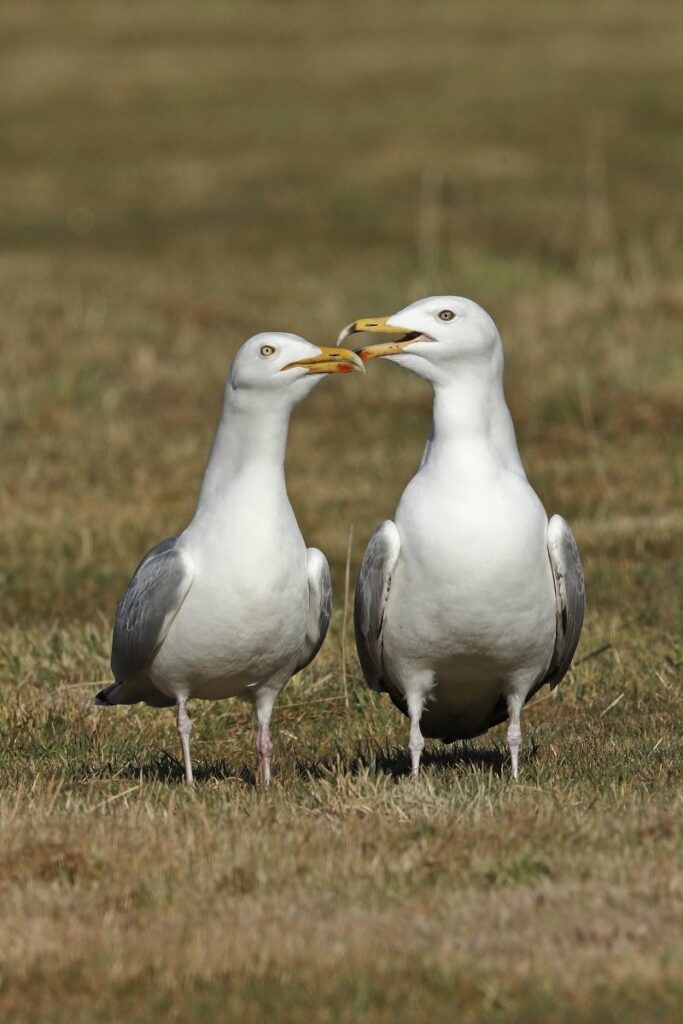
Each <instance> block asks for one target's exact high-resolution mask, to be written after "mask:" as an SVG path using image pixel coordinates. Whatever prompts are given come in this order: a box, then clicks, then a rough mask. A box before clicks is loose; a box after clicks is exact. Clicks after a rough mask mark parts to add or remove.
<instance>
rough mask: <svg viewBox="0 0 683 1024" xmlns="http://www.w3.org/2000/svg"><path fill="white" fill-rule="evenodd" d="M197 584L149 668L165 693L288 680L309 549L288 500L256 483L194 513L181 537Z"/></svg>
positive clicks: (210, 692) (224, 693)
mask: <svg viewBox="0 0 683 1024" xmlns="http://www.w3.org/2000/svg"><path fill="white" fill-rule="evenodd" d="M182 541H183V543H184V544H186V545H187V547H188V550H189V551H190V553H191V555H192V558H193V561H194V564H195V577H194V582H193V584H192V586H191V588H190V590H189V592H188V594H187V597H186V598H185V601H184V603H183V605H182V606H181V608H180V611H179V612H178V615H177V617H176V619H175V620H174V622H173V624H172V626H171V628H170V630H169V633H168V635H167V637H166V639H165V641H164V643H163V645H162V646H161V648H160V650H159V652H158V654H157V656H156V658H155V659H154V662H153V663H152V666H151V668H150V671H149V675H150V678H151V680H152V682H153V683H154V685H155V686H157V687H158V688H159V689H160V690H162V691H163V692H164V693H167V694H169V695H170V696H177V695H178V693H181V692H182V693H184V694H187V695H188V696H192V697H199V698H204V699H218V698H222V697H230V696H236V695H238V694H241V693H244V692H246V691H247V690H248V689H249V688H257V687H258V686H259V685H260V684H263V683H269V682H271V681H272V680H273V679H274V678H278V679H280V680H281V681H284V680H285V679H286V678H288V675H289V674H291V670H292V669H293V667H294V665H295V663H296V660H297V656H298V654H299V652H300V651H301V648H302V646H303V643H304V639H305V629H306V617H307V613H308V576H307V567H306V547H305V544H304V540H303V537H302V536H301V532H300V530H299V527H298V524H297V522H296V519H295V517H294V513H293V511H292V509H291V506H290V505H289V502H288V500H287V499H286V497H285V498H284V500H282V499H281V497H280V495H279V494H273V493H269V492H268V491H266V492H265V493H264V492H263V491H262V490H261V488H260V487H259V486H258V485H257V483H256V482H249V481H245V482H243V483H242V485H241V486H235V487H233V488H232V489H231V493H230V494H229V495H228V496H227V497H226V498H225V499H224V500H223V501H222V502H221V503H220V504H218V505H216V506H212V507H209V508H207V509H199V510H198V512H197V514H196V516H195V518H194V519H193V521H192V522H191V523H190V525H189V526H188V528H187V530H186V531H185V533H184V534H183V536H182Z"/></svg>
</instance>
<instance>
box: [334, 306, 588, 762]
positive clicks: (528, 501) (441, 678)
mask: <svg viewBox="0 0 683 1024" xmlns="http://www.w3.org/2000/svg"><path fill="white" fill-rule="evenodd" d="M357 332H369V333H374V334H377V333H382V334H384V333H386V334H392V335H394V338H393V340H387V341H386V342H385V343H383V344H377V345H371V346H369V347H367V348H364V349H361V350H360V352H359V355H360V356H361V359H363V361H364V362H367V361H368V360H370V359H375V358H377V357H383V358H386V359H390V360H391V361H392V362H396V363H398V364H399V365H400V366H403V367H405V369H407V370H411V371H412V372H413V373H415V374H417V375H418V376H419V377H422V378H423V379H425V380H426V381H428V382H429V383H430V384H431V386H432V389H433V392H434V406H433V423H432V428H431V432H430V435H429V439H428V441H427V445H426V448H425V451H424V454H423V457H422V462H421V464H420V467H419V470H418V472H417V474H416V475H415V476H414V477H413V479H412V480H411V481H410V483H409V484H408V486H407V487H406V489H405V491H404V492H403V495H402V497H401V500H400V502H399V504H398V508H397V510H396V515H395V518H394V521H393V522H392V521H391V520H387V521H386V522H384V523H382V524H381V526H379V527H378V529H377V530H376V531H375V533H374V534H373V536H372V537H371V539H370V542H369V544H368V547H367V550H366V552H365V557H364V559H363V563H362V566H361V570H360V574H359V579H358V584H357V588H356V598H355V608H354V624H355V633H356V645H357V648H358V655H359V658H360V662H361V666H362V668H363V672H364V674H365V678H366V680H367V682H368V685H369V686H370V687H371V688H372V689H375V690H380V691H386V692H388V694H389V696H390V697H391V700H392V701H393V702H394V704H395V705H396V706H397V707H398V708H399V709H400V710H401V711H402V712H403V714H405V715H406V716H407V717H408V718H409V719H410V752H411V760H412V773H413V775H417V774H418V771H419V765H420V757H421V754H422V750H423V748H424V738H423V737H424V736H427V737H434V738H439V739H442V740H444V741H445V742H450V741H452V740H455V739H466V738H470V737H473V736H478V735H480V734H481V733H484V732H486V731H487V730H488V729H490V728H491V727H492V726H494V725H497V724H498V723H500V722H503V721H505V720H506V719H509V725H508V729H507V741H508V745H509V749H510V757H511V763H512V774H513V776H514V778H517V777H518V771H519V749H520V745H521V741H522V731H521V712H522V708H523V706H524V704H525V702H526V701H528V700H529V698H530V697H531V696H532V695H533V694H534V693H536V691H537V690H538V689H539V688H540V687H541V686H543V685H544V684H545V683H548V684H549V685H550V687H551V688H553V687H555V686H557V684H558V683H559V682H560V680H561V679H562V677H563V676H564V675H565V674H566V672H567V671H568V669H569V666H570V664H571V661H572V657H573V655H574V651H575V650H576V646H577V644H578V641H579V635H580V633H581V626H582V623H583V615H584V607H585V593H584V582H583V574H582V570H581V561H580V559H579V553H578V550H577V546H576V542H575V540H574V537H573V534H572V532H571V530H570V529H569V526H568V525H567V523H566V522H565V521H564V519H562V518H561V517H560V516H557V515H556V516H553V517H552V519H551V520H550V522H548V517H547V515H546V512H545V509H544V508H543V505H542V504H541V501H540V499H539V498H538V496H537V495H536V493H535V491H534V490H533V488H532V487H531V485H530V484H529V482H528V480H527V478H526V474H525V472H524V467H523V466H522V461H521V459H520V456H519V451H518V449H517V442H516V439H515V431H514V427H513V424H512V418H511V416H510V412H509V410H508V407H507V404H506V402H505V396H504V393H503V348H502V344H501V340H500V336H499V334H498V330H497V328H496V325H495V323H494V322H493V320H492V319H491V317H490V316H489V315H488V314H487V313H486V312H485V311H484V310H483V309H482V308H481V307H480V306H478V305H477V304H476V303H475V302H472V301H471V300H469V299H464V298H459V297H455V296H450V295H448V296H435V297H432V298H428V299H422V300H420V301H419V302H415V303H413V304H412V305H410V306H407V307H406V308H405V309H402V310H401V311H400V312H398V313H395V314H394V315H393V316H391V317H379V318H372V319H365V320H356V321H355V322H354V323H352V324H350V325H349V326H348V327H347V328H346V329H345V330H344V331H342V333H341V334H340V336H339V342H338V343H339V344H341V342H342V341H343V340H344V339H346V338H347V337H348V336H349V335H351V334H355V333H357Z"/></svg>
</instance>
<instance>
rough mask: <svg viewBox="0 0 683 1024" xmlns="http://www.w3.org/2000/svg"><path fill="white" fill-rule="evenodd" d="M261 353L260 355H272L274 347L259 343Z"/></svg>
mask: <svg viewBox="0 0 683 1024" xmlns="http://www.w3.org/2000/svg"><path fill="white" fill-rule="evenodd" d="M261 355H262V356H274V355H275V349H274V348H273V346H272V345H261Z"/></svg>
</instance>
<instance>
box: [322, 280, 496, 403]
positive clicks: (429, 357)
mask: <svg viewBox="0 0 683 1024" xmlns="http://www.w3.org/2000/svg"><path fill="white" fill-rule="evenodd" d="M366 331H367V332H369V333H372V334H398V335H399V337H398V338H397V339H396V340H394V341H390V342H387V343H386V344H379V345H369V346H368V347H367V348H363V349H360V351H359V353H358V354H359V355H360V357H361V359H362V360H363V362H367V361H368V360H369V359H375V358H377V357H378V356H383V357H385V358H387V359H391V360H392V362H397V363H400V365H401V366H405V367H406V369H409V370H412V371H413V373H416V374H418V376H420V377H424V378H425V379H426V380H429V381H431V382H432V383H433V384H435V383H439V382H446V381H448V380H449V379H451V378H453V377H454V376H457V375H458V373H459V372H463V371H464V370H465V368H466V367H475V368H478V367H492V368H494V369H495V370H499V369H500V368H502V347H501V342H500V336H499V334H498V329H497V328H496V325H495V323H494V322H493V320H492V319H491V317H490V316H489V315H488V313H487V312H486V311H485V310H483V309H482V308H481V306H478V305H477V303H476V302H472V300H471V299H464V298H461V297H460V296H455V295H433V296H431V297H430V298H428V299H419V300H418V301H417V302H413V303H411V305H410V306H406V307H405V308H404V309H401V310H399V312H398V313H393V314H392V315H391V316H388V317H370V318H367V319H363V320H355V321H354V322H353V323H352V324H349V326H348V327H346V328H344V330H343V331H342V332H341V334H340V335H339V339H338V342H339V343H341V342H342V341H343V340H344V339H345V338H347V337H348V336H349V335H350V334H356V333H359V332H366Z"/></svg>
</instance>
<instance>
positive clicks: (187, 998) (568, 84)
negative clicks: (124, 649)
mask: <svg viewBox="0 0 683 1024" xmlns="http://www.w3.org/2000/svg"><path fill="white" fill-rule="evenodd" d="M682 22H683V15H682V14H681V10H680V6H679V5H677V4H674V3H669V2H665V0H655V2H653V3H650V4H648V5H642V4H638V3H636V2H635V0H626V2H625V3H620V4H615V3H612V2H609V0H596V2H595V3H592V4H590V5H576V4H570V3H567V2H563V0H557V2H553V3H548V4H543V5H541V4H538V3H535V2H534V0H523V2H521V3H518V4H516V5H514V7H511V6H504V5H502V4H501V3H493V2H491V0H485V2H483V3H476V4H475V3H474V2H471V0H466V2H463V3H461V4H458V5H454V4H447V3H445V2H431V0H430V2H428V3H425V4H423V5H420V6H419V7H416V6H415V5H414V4H408V3H404V2H402V0H401V2H397V3H391V4H390V3H388V2H373V3H369V4H368V3H362V4H361V3H360V2H355V0H354V2H350V3H346V4H344V5H341V6H338V5H332V4H330V5H326V4H313V3H312V2H308V0H297V2H293V3H289V4H277V3H273V2H271V3H263V4H259V5H250V4H247V3H243V2H242V3H238V2H218V0H207V2H206V3H204V4H202V5H197V6H195V7H194V8H193V9H192V12H191V13H190V12H189V9H188V6H187V5H186V4H184V3H180V2H179V0H169V2H168V3H165V4H164V5H163V9H162V8H161V7H157V6H156V5H136V6H131V5H128V4H124V3H122V2H121V0H103V2H102V3H99V4H96V5H86V6H84V5H82V4H79V3H75V2H74V3H71V2H65V0H64V2H60V3H57V4H49V5H48V4H45V3H42V2H38V0H24V2H22V3H18V2H14V0H8V2H7V3H5V4H4V5H3V8H2V13H1V14H0V24H1V26H2V31H1V32H0V59H1V60H2V65H3V71H4V90H3V99H4V103H3V114H2V119H3V125H2V129H3V147H2V151H1V152H0V171H1V173H2V180H3V200H2V204H1V205H0V228H1V230H2V237H3V249H2V253H1V254H0V303H1V308H2V311H3V316H2V321H1V323H0V338H1V342H0V343H1V345H2V352H3V361H2V365H3V371H2V378H1V379H0V431H1V436H2V442H3V445H2V447H3V453H4V457H5V458H4V465H3V487H2V488H1V489H0V521H1V522H2V533H1V535H0V582H1V585H2V596H3V616H2V624H1V625H0V687H1V690H0V693H1V698H0V899H1V901H2V907H3V913H2V917H1V920H0V1019H2V1020H7V1021H21V1022H33V1021H35V1022H40V1024H51V1022H55V1024H61V1022H62V1021H69V1022H70V1024H72V1022H78V1024H81V1022H83V1024H86V1022H91V1021H95V1020H98V1021H101V1020H112V1021H114V1020H122V1019H125V1020H130V1021H145V1022H154V1021H157V1020H159V1021H160V1020H164V1021H170V1022H173V1021H183V1020H187V1019H188V1018H191V1019H193V1020H198V1021H203V1022H212V1021H224V1020H239V1021H240V1022H245V1024H248V1022H250V1021H252V1020H253V1021H256V1020H259V1021H261V1020H262V1019H264V1017H266V1016H267V1017H268V1018H269V1019H270V1020H272V1021H273V1022H278V1021H287V1022H288V1024H290V1022H292V1024H297V1022H302V1024H304V1022H305V1024H308V1022H310V1021H316V1022H326V1021H329V1022H333V1021H335V1022H336V1021H352V1020H353V1021H354V1022H360V1024H381V1022H384V1021H386V1022H389V1021H392V1022H403V1021H405V1022H414V1021H419V1020H427V1019H429V1020H432V1021H434V1022H440V1021H442V1020H443V1021H445V1020H449V1021H450V1020H452V1019H453V1018H454V1017H455V1016H457V1018H458V1019H459V1020H460V1021H462V1022H463V1024H468V1022H475V1021H477V1022H478V1021H481V1020H494V1021H496V1020H500V1021H506V1022H511V1024H514V1022H517V1021H519V1022H522V1021H526V1020H529V1019H536V1020H550V1019H552V1020H553V1021H555V1022H561V1024H563V1022H570V1021H576V1020H581V1021H587V1022H592V1021H595V1022H598V1021H600V1022H605V1021H607V1022H611V1021H614V1022H615V1024H616V1022H617V1021H618V1022H619V1024H624V1022H626V1024H628V1022H640V1021H642V1020H647V1021H648V1022H650V1021H656V1022H666V1024H669V1022H672V1024H673V1022H674V1021H678V1019H679V1015H680V1001H681V997H682V996H683V971H682V962H681V952H682V947H681V939H680V920H681V910H682V909H683V906H682V903H683V874H682V872H681V860H680V849H681V838H682V836H681V803H680V783H681V754H680V751H681V721H683V696H682V691H681V667H682V665H683V644H682V643H681V638H680V623H681V593H682V592H683V586H682V584H683V579H682V573H681V564H682V562H681V556H682V555H683V515H682V513H681V507H682V502H681V498H682V487H681V481H682V476H683V467H682V464H681V449H680V437H681V430H682V428H683V404H682V403H681V394H682V393H683V392H682V385H683V369H682V365H681V354H680V353H681V350H680V338H681V329H682V327H683V290H682V289H681V283H680V282H681V272H682V270H683V246H682V245H681V233H680V224H677V223H676V221H675V219H674V216H673V211H674V210H675V209H676V205H677V203H678V200H679V194H680V180H681V174H682V172H683V148H682V147H681V141H680V140H681V138H682V137H683V136H682V135H681V130H680V129H681V119H682V114H681V110H682V108H681V104H680V73H679V65H680V46H679V40H680V33H681V29H683V24H682ZM441 291H446V292H452V291H455V292H457V293H460V294H466V295H471V296H472V297H474V298H477V299H479V300H480V301H481V302H482V303H483V304H484V305H485V306H486V307H487V308H488V309H489V310H490V311H491V312H492V314H493V315H494V316H495V317H496V319H497V321H498V323H499V326H500V328H501V331H502V334H503V339H504V343H505V346H506V353H507V360H508V367H507V376H506V380H507V392H508V397H509V401H510V405H511V407H512V411H513V415H514V418H515V423H516V425H517V430H518V437H519V441H520V446H521V449H522V453H523V457H524V460H525V465H526V467H527V470H528V473H529V476H530V477H531V479H532V481H533V482H534V484H535V486H536V487H537V489H538V491H539V493H540V494H541V496H542V498H543V500H544V502H545V504H546V507H547V508H548V510H549V512H554V511H560V512H562V514H564V515H565V516H566V517H567V518H568V519H569V520H570V521H571V523H572V525H573V527H574V528H575V532H576V534H577V537H578V540H579V544H580V547H581V550H582V554H583V558H584V567H585V570H586V577H587V587H588V600H589V608H588V615H587V620H586V626H585V632H584V637H583V640H582V643H581V646H580V648H579V652H578V658H579V660H578V661H577V664H576V666H575V668H574V670H573V671H572V673H571V675H570V676H569V677H568V678H567V679H566V680H565V682H564V683H563V684H562V686H561V687H560V689H559V690H558V691H557V692H556V696H555V697H552V698H551V697H549V696H548V695H541V699H539V700H537V702H536V703H535V704H534V705H533V706H532V707H530V708H529V710H528V713H527V714H526V745H525V748H524V757H523V765H522V779H521V782H520V784H519V785H518V786H512V785H511V784H510V781H509V777H508V774H509V773H508V763H507V758H506V754H505V747H504V743H503V733H502V731H501V730H500V729H499V730H494V731H493V732H492V733H491V734H490V735H488V736H486V737H483V738H482V739H481V740H479V741H476V742H475V743H473V744H469V745H465V746H462V745H458V746H455V747H443V746H441V745H439V744H433V745H431V746H430V748H429V750H428V752H427V756H426V758H425V770H424V772H423V774H422V777H421V778H420V780H419V781H418V782H411V781H410V780H409V779H408V778H407V777H406V771H407V757H406V740H407V735H406V727H405V721H404V720H403V719H402V718H401V717H400V716H399V715H398V713H397V712H396V711H394V709H393V708H392V707H388V706H387V702H386V701H383V700H382V699H380V698H378V697H376V696H375V695H373V694H371V693H369V692H368V691H366V689H365V688H364V686H363V684H362V682H361V680H360V673H359V668H358V665H357V663H356V661H355V658H354V659H349V662H348V666H347V668H348V676H349V684H350V707H349V710H348V713H346V712H345V709H344V702H343V698H342V686H341V640H342V637H341V630H342V599H341V595H342V594H343V585H344V563H345V557H346V546H347V541H348V535H349V528H350V527H351V525H353V527H354V532H353V544H352V572H355V570H356V569H357V567H358V564H359V561H360V557H361V555H362V550H363V546H364V543H365V541H366V540H367V537H368V536H369V534H370V532H371V530H372V529H373V528H374V526H375V525H376V524H377V522H379V521H380V520H381V519H382V518H384V517H385V516H387V515H391V513H392V512H393V509H394V508H395V504H396V501H397V498H398V496H399V494H400V492H401V490H402V488H403V487H404V485H405V482H406V481H407V479H408V478H409V477H410V475H411V473H412V472H413V471H414V468H415V466H416V464H417V461H418V459H419V456H420V452H421V448H422V444H423V441H424V437H425V434H426V431H427V429H428V423H429V412H430V396H429V392H428V391H427V390H425V388H424V387H422V386H421V385H420V382H418V381H417V380H414V379H412V378H410V377H409V376H408V375H404V374H401V373H400V371H396V370H395V368H393V367H390V366H373V367H371V368H370V371H369V372H368V374H367V377H366V378H365V379H363V380H362V381H359V380H357V379H355V377H354V378H353V379H351V380H347V379H344V380H339V381H336V380H335V381H331V382H328V383H327V384H324V385H323V386H322V387H320V388H319V389H318V390H317V391H316V393H315V394H314V395H313V396H312V398H311V399H310V400H309V401H308V402H307V403H306V404H305V405H304V406H303V407H302V408H301V409H300V410H298V412H297V414H296V417H295V421H294V423H293V425H292V433H291V441H290V448H289V453H288V479H289V486H290V493H291V496H292V500H293V503H294V505H295V508H296V511H297V515H298V517H299V520H300V522H301V524H302V527H303V529H304V532H305V535H306V538H307V540H308V541H309V543H312V544H317V545H319V546H320V547H322V548H323V549H324V550H325V551H326V552H327V554H328V555H329V557H330V560H331V563H332V567H333V575H334V582H335V590H336V595H337V600H336V611H335V616H334V620H333V625H332V630H331V635H330V638H329V639H328V641H327V643H326V645H325V647H324V649H323V651H322V652H321V655H320V657H319V658H318V660H317V661H316V662H315V663H314V665H313V666H312V667H311V668H310V669H308V670H307V671H306V672H304V673H303V675H302V676H301V677H300V678H298V679H297V680H295V681H294V682H293V683H291V684H290V685H289V686H288V688H287V689H286V691H285V693H284V694H283V697H282V700H281V701H280V703H279V705H278V707H277V709H276V715H275V721H274V738H275V744H276V746H275V755H276V764H275V768H276V780H275V782H274V784H273V786H272V787H271V789H270V790H269V791H268V792H262V791H260V790H259V789H258V788H257V787H256V786H255V785H254V768H255V755H254V735H253V724H252V722H251V719H250V712H249V710H248V709H247V708H246V707H244V706H242V705H240V704H237V703H235V702H225V703H221V704H215V705H210V706H209V705H198V706H196V707H195V708H194V712H193V715H194V720H195V731H194V733H193V745H194V751H195V755H196V759H197V767H198V772H197V775H198V785H197V787H196V790H195V791H194V792H192V793H190V792H186V791H185V789H184V788H183V786H182V785H181V782H180V780H181V773H180V769H179V765H178V762H177V753H178V751H177V739H176V735H175V730H174V727H173V719H172V715H171V714H170V713H169V712H155V711H152V710H150V709H145V708H135V709H133V710H132V711H127V710H125V709H117V710H114V711H112V712H111V713H106V714H100V713H97V712H96V711H95V710H94V709H92V708H91V707H90V704H89V701H90V697H91V695H92V694H93V692H94V690H95V685H96V683H98V682H100V681H102V680H106V679H108V653H109V650H108V645H109V631H110V622H111V618H112V614H113V610H114V607H115V603H116V600H117V598H118V596H119V594H120V592H121V589H122V587H123V586H124V585H125V583H126V581H127V579H128V577H129V574H130V572H131V570H132V568H133V567H134V565H135V564H136V562H137V560H138V558H139V556H140V554H141V553H142V552H143V551H144V550H146V549H147V547H149V546H150V545H151V544H152V543H153V542H155V541H156V540H158V539H159V538H160V537H162V536H166V535H168V534H169V533H170V532H173V531H174V530H177V529H178V528H179V527H181V526H182V525H183V523H184V522H186V521H187V519H188V518H189V516H190V515H191V512H192V508H193V502H194V498H195V495H196V490H197V485H198V481H199V475H200V473H201V470H202V468H203V464H204V461H205V459H206V455H207V451H208V445H209V442H210V438H211V434H212V431H213V428H214V425H215V420H216V416H217V413H218V407H219V402H220V395H221V388H222V380H223V378H224V376H225V373H226V371H227V367H228V364H229V361H230V358H231V355H232V353H233V352H234V350H235V348H236V347H237V345H238V344H239V343H240V342H241V341H242V340H244V339H245V338H246V337H247V336H248V335H249V334H251V333H253V332H254V331H256V330H258V329H263V328H268V327H276V328H283V329H289V330H295V331H298V332H301V333H303V334H304V335H305V336H307V337H310V338H311V339H313V340H320V341H321V342H328V343H329V341H330V339H332V338H333V337H334V336H335V334H336V331H337V330H338V329H339V328H340V327H341V326H343V324H345V323H347V322H348V321H349V320H351V319H352V318H353V317H355V316H361V315H372V314H384V313H390V312H391V311H392V310H394V309H397V308H399V307H400V306H402V305H403V304H404V303H405V302H407V301H409V300H410V299H412V298H415V297H418V296H420V295H424V294H429V293H434V292H441ZM348 646H349V637H347V648H348ZM594 652H600V653H597V654H595V656H591V655H592V654H594Z"/></svg>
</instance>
